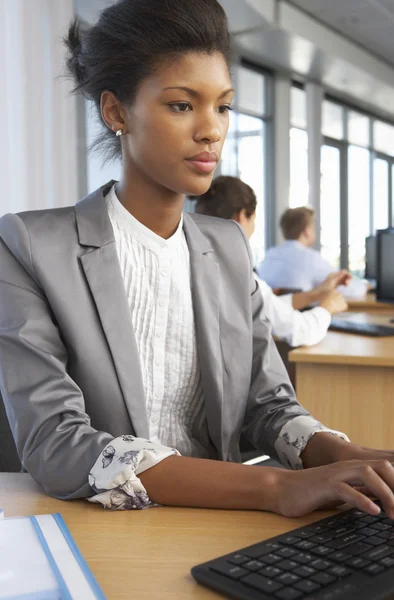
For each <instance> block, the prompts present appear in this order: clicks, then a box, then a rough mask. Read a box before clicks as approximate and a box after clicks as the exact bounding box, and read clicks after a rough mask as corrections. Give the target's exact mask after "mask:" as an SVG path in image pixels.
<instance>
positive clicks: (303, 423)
mask: <svg viewBox="0 0 394 600" xmlns="http://www.w3.org/2000/svg"><path fill="white" fill-rule="evenodd" d="M320 432H325V433H332V435H336V436H338V437H340V438H341V439H343V440H345V441H346V442H349V441H350V440H349V438H348V437H347V436H346V435H345V434H344V433H341V432H340V431H334V430H333V429H328V428H327V427H324V425H322V424H321V423H319V421H316V419H314V418H313V417H308V416H300V417H295V418H294V419H291V420H290V421H288V422H287V423H286V424H285V425H284V426H283V427H282V429H281V431H280V433H279V436H278V439H277V440H276V443H275V450H276V452H277V454H278V457H279V460H280V461H281V462H282V464H284V465H286V466H287V467H290V468H291V469H303V464H302V460H301V458H300V455H301V454H302V452H303V451H304V449H305V447H306V445H307V443H308V442H309V440H310V439H311V438H312V437H313V436H314V435H315V433H320Z"/></svg>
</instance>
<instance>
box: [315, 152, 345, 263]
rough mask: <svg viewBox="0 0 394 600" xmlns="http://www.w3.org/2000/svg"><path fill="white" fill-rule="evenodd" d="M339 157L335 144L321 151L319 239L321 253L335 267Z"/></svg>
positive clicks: (337, 256)
mask: <svg viewBox="0 0 394 600" xmlns="http://www.w3.org/2000/svg"><path fill="white" fill-rule="evenodd" d="M340 202H341V157H340V150H339V149H338V148H337V147H335V146H329V145H325V146H323V147H322V153H321V195H320V223H321V229H320V241H321V254H322V256H323V258H325V259H326V260H327V261H328V262H329V263H330V264H331V265H332V266H333V267H334V268H335V269H338V268H339V266H340V255H341V237H340V209H341V205H340Z"/></svg>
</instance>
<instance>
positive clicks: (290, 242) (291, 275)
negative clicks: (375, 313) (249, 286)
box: [257, 206, 368, 297]
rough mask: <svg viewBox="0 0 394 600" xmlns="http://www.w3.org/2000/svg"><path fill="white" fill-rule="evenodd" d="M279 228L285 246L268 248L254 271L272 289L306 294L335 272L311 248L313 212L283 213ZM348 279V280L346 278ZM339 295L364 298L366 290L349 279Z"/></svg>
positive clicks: (358, 281)
mask: <svg viewBox="0 0 394 600" xmlns="http://www.w3.org/2000/svg"><path fill="white" fill-rule="evenodd" d="M280 227H281V229H282V232H283V236H284V238H285V242H284V243H283V244H281V245H280V246H275V247H273V248H270V249H269V250H268V252H267V254H266V256H265V258H264V260H263V262H262V263H261V264H260V265H259V267H258V269H257V271H258V274H259V276H260V278H261V279H263V280H264V281H265V282H266V283H268V285H269V286H271V287H272V288H286V289H289V288H290V289H297V290H302V291H308V290H310V289H312V288H314V287H316V286H317V285H319V284H320V283H321V282H322V281H324V279H326V277H327V276H328V275H329V274H330V273H332V272H334V271H335V269H334V268H333V267H332V265H330V263H328V262H327V261H326V260H325V259H324V258H323V257H322V255H321V254H320V252H318V251H317V250H315V249H314V248H312V246H313V245H314V243H315V241H316V229H315V222H314V210H313V209H312V208H310V207H308V206H302V207H299V208H289V209H287V210H286V211H285V212H284V213H283V215H282V217H281V219H280ZM349 279H350V278H349ZM340 291H341V292H342V293H343V294H344V295H345V296H347V297H357V296H364V295H365V294H366V293H367V291H368V287H367V284H366V283H364V282H363V281H361V280H355V279H352V280H350V281H349V282H348V284H347V285H346V286H341V289H340Z"/></svg>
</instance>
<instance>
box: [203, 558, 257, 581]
mask: <svg viewBox="0 0 394 600" xmlns="http://www.w3.org/2000/svg"><path fill="white" fill-rule="evenodd" d="M210 568H211V569H212V570H213V571H216V573H220V574H221V575H226V577H230V579H240V577H243V575H248V573H249V571H247V570H246V569H243V568H242V567H239V566H237V565H232V564H231V563H228V562H225V561H223V562H221V563H219V562H218V563H215V564H213V565H211V567H210Z"/></svg>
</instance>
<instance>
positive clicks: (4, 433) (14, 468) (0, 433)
mask: <svg viewBox="0 0 394 600" xmlns="http://www.w3.org/2000/svg"><path fill="white" fill-rule="evenodd" d="M20 471H21V462H20V460H19V456H18V453H17V451H16V446H15V442H14V438H13V437H12V433H11V429H10V425H9V423H8V417H7V413H6V412H5V407H4V402H3V399H2V397H1V395H0V472H3V473H5V472H7V473H19V472H20Z"/></svg>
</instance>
